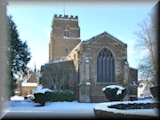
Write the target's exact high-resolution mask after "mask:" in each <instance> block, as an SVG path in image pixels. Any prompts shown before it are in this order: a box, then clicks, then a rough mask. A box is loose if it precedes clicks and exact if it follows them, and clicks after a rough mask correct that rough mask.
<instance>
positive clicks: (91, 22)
mask: <svg viewBox="0 0 160 120" xmlns="http://www.w3.org/2000/svg"><path fill="white" fill-rule="evenodd" d="M8 3H9V5H8V6H7V13H8V15H12V16H13V20H14V22H15V23H16V25H17V29H18V31H19V35H20V38H21V39H22V40H23V41H25V40H27V43H28V46H29V48H30V52H31V55H32V59H31V61H30V62H29V64H28V67H30V68H31V69H33V68H34V64H35V63H36V67H37V69H40V66H41V65H43V64H45V63H47V62H48V61H49V42H50V31H51V23H52V19H53V16H54V14H62V15H63V14H64V11H65V14H66V15H74V16H78V19H79V26H80V35H81V36H80V38H81V40H82V41H83V40H88V39H89V38H91V37H94V36H96V35H98V34H101V33H102V32H104V31H106V32H108V33H110V34H111V35H113V36H114V37H116V38H118V39H119V40H121V41H122V42H124V43H126V44H127V45H128V62H129V65H130V67H133V68H138V61H137V58H138V56H137V57H136V55H135V51H136V50H135V48H134V44H135V42H136V36H135V34H134V32H135V31H137V30H138V23H141V22H142V20H144V19H146V18H147V15H148V14H149V13H150V12H151V10H152V8H153V7H154V5H155V4H156V3H157V0H152V1H149V0H148V1H144V0H143V1H142V0H141V1H139V2H135V1H132V0H131V1H130V2H126V1H121V2H117V1H115V0H114V1H113V2H112V1H108V0H100V1H95V0H94V1H93V0H90V1H80V0H79V1H77V2H73V0H71V1H68V0H66V1H62V0H60V1H56V0H53V1H48V0H46V1H45V0H44V1H42V0H41V1H38V0H35V1H33V2H31V1H30V2H19V1H14V0H13V1H11V0H10V1H9V2H8ZM64 8H65V9H64Z"/></svg>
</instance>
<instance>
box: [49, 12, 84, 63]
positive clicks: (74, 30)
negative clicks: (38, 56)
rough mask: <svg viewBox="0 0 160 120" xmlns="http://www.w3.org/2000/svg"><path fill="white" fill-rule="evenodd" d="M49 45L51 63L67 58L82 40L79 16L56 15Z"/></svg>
mask: <svg viewBox="0 0 160 120" xmlns="http://www.w3.org/2000/svg"><path fill="white" fill-rule="evenodd" d="M50 37H51V38H50V43H49V61H50V62H51V61H54V60H60V59H63V58H64V57H66V56H67V55H68V54H69V53H70V52H71V51H72V50H73V49H74V48H75V46H76V45H77V44H78V43H79V42H80V41H81V40H80V28H79V25H78V16H68V15H63V16H62V15H59V16H58V15H56V14H55V15H54V18H53V21H52V30H51V34H50Z"/></svg>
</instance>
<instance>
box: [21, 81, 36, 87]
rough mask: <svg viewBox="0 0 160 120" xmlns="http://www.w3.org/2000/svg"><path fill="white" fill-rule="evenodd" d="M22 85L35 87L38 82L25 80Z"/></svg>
mask: <svg viewBox="0 0 160 120" xmlns="http://www.w3.org/2000/svg"><path fill="white" fill-rule="evenodd" d="M22 86H26V87H27V86H32V87H36V86H38V84H37V83H29V82H28V83H27V82H22Z"/></svg>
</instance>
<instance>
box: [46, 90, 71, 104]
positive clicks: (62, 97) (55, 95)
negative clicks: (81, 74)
mask: <svg viewBox="0 0 160 120" xmlns="http://www.w3.org/2000/svg"><path fill="white" fill-rule="evenodd" d="M48 98H49V99H48V101H50V102H57V101H69V102H71V101H73V100H74V94H73V91H71V90H60V91H52V92H51V93H49V94H48Z"/></svg>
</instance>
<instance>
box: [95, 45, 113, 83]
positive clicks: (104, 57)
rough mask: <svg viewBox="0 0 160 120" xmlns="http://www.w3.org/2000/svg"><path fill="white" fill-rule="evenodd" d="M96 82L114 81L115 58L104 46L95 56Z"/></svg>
mask: <svg viewBox="0 0 160 120" xmlns="http://www.w3.org/2000/svg"><path fill="white" fill-rule="evenodd" d="M97 82H115V60H114V57H113V55H112V53H111V51H110V50H108V49H106V48H103V49H102V50H101V51H100V52H99V54H98V56H97Z"/></svg>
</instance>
